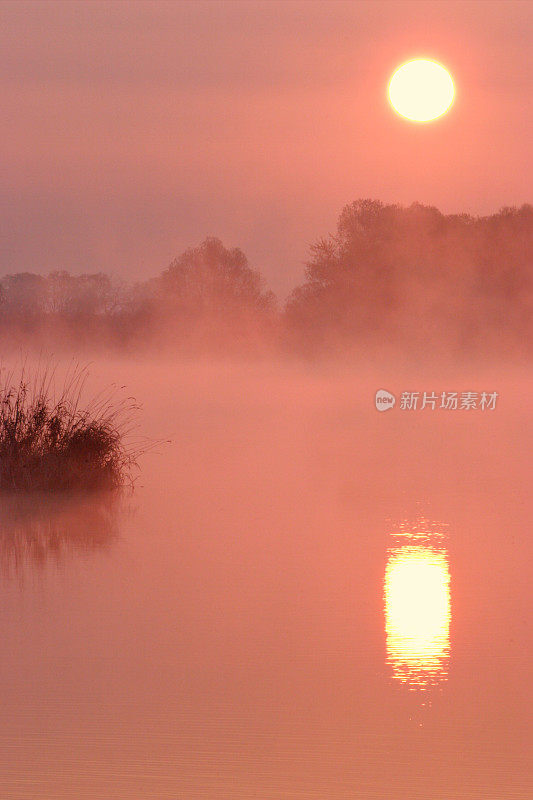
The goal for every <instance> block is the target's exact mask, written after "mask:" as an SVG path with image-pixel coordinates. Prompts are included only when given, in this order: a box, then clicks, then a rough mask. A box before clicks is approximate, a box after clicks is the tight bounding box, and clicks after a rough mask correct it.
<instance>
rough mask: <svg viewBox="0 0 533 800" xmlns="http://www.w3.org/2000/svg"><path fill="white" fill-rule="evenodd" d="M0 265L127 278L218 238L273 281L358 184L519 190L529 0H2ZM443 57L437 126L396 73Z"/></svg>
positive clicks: (443, 195)
mask: <svg viewBox="0 0 533 800" xmlns="http://www.w3.org/2000/svg"><path fill="white" fill-rule="evenodd" d="M0 14H1V17H0V62H1V72H0V81H1V92H2V118H3V119H2V126H1V134H0V137H1V140H0V144H1V147H0V163H1V172H2V179H1V182H0V203H1V225H2V233H1V265H0V273H6V272H13V271H22V270H30V271H36V272H47V271H49V270H53V269H69V270H71V271H73V272H79V271H86V270H90V271H97V270H104V271H107V272H111V273H114V274H116V275H119V276H121V277H123V278H128V279H132V280H134V279H138V278H142V277H145V276H146V277H147V276H150V275H153V274H155V273H157V272H158V271H160V270H161V269H163V268H164V267H165V266H166V265H167V264H168V262H169V261H170V260H171V258H172V257H173V256H174V255H177V254H178V253H179V252H181V251H182V250H183V249H185V248H186V247H189V246H194V245H196V244H198V243H199V242H200V241H201V240H202V239H203V238H204V237H205V236H207V235H213V236H219V237H220V238H221V239H222V240H223V241H224V243H225V244H226V245H227V246H239V247H241V248H242V249H243V250H244V251H245V252H246V253H247V255H248V256H249V258H250V261H251V262H252V264H253V265H254V266H256V267H258V268H259V269H261V270H262V271H263V272H264V274H265V276H266V277H267V279H268V281H269V282H270V284H271V286H272V288H273V289H274V290H275V291H277V292H279V293H280V294H281V295H282V296H283V295H284V294H285V293H286V292H287V290H288V289H290V288H291V287H292V286H294V285H295V283H297V282H298V281H300V280H301V277H302V272H303V262H304V260H305V258H306V254H307V250H308V246H309V244H310V243H311V242H313V241H314V240H315V239H317V238H318V237H319V236H321V235H323V234H326V233H328V232H330V231H332V230H333V229H334V226H335V224H336V219H337V216H338V214H339V212H340V210H341V208H342V206H343V205H344V204H345V203H347V202H350V201H351V200H354V199H356V198H358V197H377V198H380V199H382V200H385V201H390V202H401V203H410V202H412V201H414V200H418V201H420V202H423V203H431V204H434V205H437V206H438V207H439V208H441V209H442V210H443V211H447V212H450V211H469V212H473V213H487V212H491V211H495V210H497V209H498V208H499V207H500V206H502V205H511V204H521V203H523V202H527V201H531V200H533V196H532V192H531V176H530V163H531V142H532V140H533V104H532V103H531V89H532V80H533V59H531V43H532V40H533V4H531V3H529V2H513V1H512V0H507V1H506V2H466V3H465V2H457V3H456V2H423V0H420V1H419V2H400V0H398V1H397V2H370V3H366V2H349V3H344V2H339V3H334V2H329V1H328V2H316V3H315V2H304V3H301V2H294V3H291V2H281V3H277V2H273V1H272V0H269V2H260V3H259V2H242V3H226V2H219V3H216V2H207V3H203V2H190V3H159V2H150V3H132V2H129V3H98V2H91V3H56V2H51V3H42V2H41V3H38V2H32V3H24V2H17V3H1V4H0ZM416 56H426V57H431V58H435V59H436V60H439V61H441V62H442V63H444V64H445V65H446V66H447V67H448V68H449V69H450V71H451V73H452V75H453V78H454V81H455V84H456V88H457V99H456V103H455V105H454V107H453V108H452V110H451V112H450V113H449V114H448V115H446V116H445V117H443V118H442V119H441V120H439V121H438V122H435V123H433V124H429V125H422V126H420V125H414V124H412V123H409V122H406V121H405V120H402V119H401V118H399V117H398V116H397V115H395V114H394V113H393V112H392V110H391V109H390V107H389V105H388V103H387V98H386V88H387V83H388V80H389V78H390V75H391V73H392V71H393V70H394V68H395V67H396V66H397V65H399V64H400V63H402V62H403V61H405V60H407V59H409V58H413V57H416Z"/></svg>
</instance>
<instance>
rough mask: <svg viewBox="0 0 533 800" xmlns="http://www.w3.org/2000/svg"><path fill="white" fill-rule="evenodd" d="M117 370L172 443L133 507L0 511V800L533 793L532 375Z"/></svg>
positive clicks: (523, 798) (94, 372) (162, 365)
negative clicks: (437, 395) (379, 396)
mask: <svg viewBox="0 0 533 800" xmlns="http://www.w3.org/2000/svg"><path fill="white" fill-rule="evenodd" d="M112 381H116V382H117V383H118V384H120V385H125V386H126V387H127V389H126V390H124V391H127V392H128V393H132V394H134V395H135V396H136V397H137V398H138V400H139V401H140V402H141V403H142V404H143V407H144V410H143V413H142V415H141V417H140V426H141V427H140V432H141V433H142V435H146V436H149V437H151V438H153V439H162V440H170V441H168V442H167V441H164V442H162V443H161V444H160V445H158V446H157V447H156V448H155V449H154V450H152V451H151V452H149V453H148V454H146V455H145V456H144V457H143V458H142V460H141V467H142V470H141V474H140V476H139V479H138V481H137V485H136V489H135V492H134V493H133V494H132V495H131V496H127V497H125V498H124V499H123V500H122V501H121V502H120V503H118V504H116V503H115V504H114V503H112V502H109V501H107V500H106V499H105V498H99V499H97V498H90V499H87V498H85V499H84V498H78V499H69V500H68V501H65V503H62V502H57V501H54V502H53V503H50V501H49V500H48V499H43V498H41V499H40V500H34V499H27V500H25V501H23V502H21V503H20V504H15V505H13V503H12V502H11V501H9V502H8V501H4V503H3V506H2V514H1V517H0V523H1V525H2V534H1V535H2V542H1V550H0V556H1V560H2V565H1V566H2V583H1V602H0V609H1V622H0V625H1V628H0V631H1V640H2V657H1V659H0V687H1V690H0V702H1V721H2V724H1V727H0V758H1V771H0V796H1V797H2V798H3V800H14V799H15V798H17V800H23V798H24V800H25V799H26V798H27V799H28V800H30V799H31V800H45V799H46V800H66V799H67V798H68V800H97V799H98V800H108V799H109V800H111V798H113V800H141V799H142V800H147V799H148V798H153V799H154V800H156V799H157V800H177V799H178V798H179V800H196V798H206V799H209V800H252V798H253V800H278V799H279V800H307V798H309V800H315V798H316V800H348V798H349V799H350V800H363V799H364V800H366V799H367V798H368V800H385V799H386V800H389V798H390V800H456V799H457V800H471V799H474V798H475V799H476V800H515V799H516V800H518V799H519V800H531V798H532V797H533V771H532V763H533V758H532V756H533V752H532V751H533V746H532V725H531V720H532V699H533V688H532V687H533V680H532V671H531V659H532V654H533V628H532V625H531V563H532V561H531V556H532V548H533V543H532V538H531V527H532V526H531V523H532V514H531V500H530V497H531V448H532V444H533V436H532V430H531V423H530V420H531V414H532V411H533V399H532V398H533V393H532V385H531V383H532V382H531V378H530V377H529V374H528V373H527V372H526V371H521V370H519V369H518V368H512V367H504V366H503V365H502V366H501V367H496V366H494V365H493V366H491V367H490V368H489V367H483V368H481V367H480V368H479V369H478V368H476V367H469V368H466V367H464V368H462V369H461V370H457V369H454V368H452V367H448V368H447V369H444V368H442V369H439V368H438V367H437V366H435V367H427V368H425V370H424V373H423V375H422V374H421V369H420V368H418V367H417V366H416V365H411V366H410V367H409V366H405V365H404V367H403V368H402V369H400V368H399V367H398V368H396V367H392V366H390V365H389V366H379V365H374V366H367V367H365V368H364V369H363V368H361V367H360V366H357V365H354V366H350V365H346V364H345V365H344V366H342V367H341V366H338V365H337V366H332V365H325V364H322V365H320V366H319V365H314V366H312V365H303V364H290V363H286V364H272V363H268V362H264V363H249V364H246V363H238V364H235V363H231V362H227V363H223V362H220V363H197V364H194V363H181V362H178V361H171V360H170V359H166V360H163V359H162V360H160V361H157V362H151V361H150V360H148V359H145V360H142V361H138V362H134V361H133V360H126V359H124V360H118V359H115V360H111V359H109V360H104V359H100V358H97V359H96V360H95V362H94V364H93V365H92V366H91V378H90V387H89V388H92V389H94V390H97V389H98V388H100V387H101V386H104V385H107V384H109V383H110V382H112ZM380 388H384V389H387V390H389V391H391V392H393V393H394V394H395V395H396V396H397V397H398V398H399V396H400V394H401V392H403V391H404V390H409V391H419V392H421V393H422V392H423V391H426V390H428V392H429V391H433V390H435V391H438V392H440V391H444V390H446V391H452V390H453V391H455V390H457V391H459V392H462V391H470V390H471V391H474V392H479V393H481V392H482V391H485V390H487V391H493V390H494V391H498V393H499V397H498V402H497V405H496V408H495V409H493V410H483V411H482V410H480V409H479V408H476V409H470V410H465V409H463V410H461V409H457V410H440V409H438V408H437V409H436V410H434V411H433V410H431V409H430V408H425V409H423V410H422V409H420V408H418V409H416V410H414V409H411V410H408V409H402V408H401V407H400V402H399V400H398V402H397V404H396V406H395V407H394V408H393V409H389V410H388V411H386V412H385V413H378V412H377V411H376V408H375V405H374V395H375V392H376V390H377V389H380ZM19 506H21V507H19Z"/></svg>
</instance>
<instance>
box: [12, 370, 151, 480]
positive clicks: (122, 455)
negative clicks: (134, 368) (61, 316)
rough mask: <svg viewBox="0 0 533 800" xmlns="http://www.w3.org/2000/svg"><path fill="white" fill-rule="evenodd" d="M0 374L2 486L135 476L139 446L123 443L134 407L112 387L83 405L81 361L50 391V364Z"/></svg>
mask: <svg viewBox="0 0 533 800" xmlns="http://www.w3.org/2000/svg"><path fill="white" fill-rule="evenodd" d="M14 375H15V374H14V372H10V373H7V374H6V373H4V375H3V376H2V379H1V380H0V490H2V491H14V492H24V491H30V490H31V491H33V490H37V491H78V490H83V491H93V490H97V489H117V488H119V487H121V486H123V485H124V484H126V483H131V482H132V480H133V471H134V470H135V468H136V465H137V457H138V455H139V454H140V452H141V450H140V449H139V448H137V449H135V448H134V447H132V446H127V445H126V444H125V438H127V436H128V434H129V433H130V432H131V430H132V427H133V426H132V419H133V416H134V412H135V411H136V410H137V408H138V407H137V406H136V404H135V401H134V400H133V398H128V399H126V400H121V401H115V395H114V392H113V391H112V390H110V391H108V392H105V393H103V394H101V395H100V396H98V397H96V398H94V399H93V400H92V401H91V402H90V403H89V404H88V405H87V406H86V407H82V405H81V396H82V392H83V389H84V385H85V381H86V378H87V368H82V369H80V368H79V367H78V366H77V365H76V366H75V367H74V368H73V369H71V370H70V371H69V373H68V374H67V377H66V379H65V382H64V384H63V387H62V389H61V391H60V392H59V394H58V396H56V390H55V368H50V367H47V368H44V369H42V368H40V367H38V368H37V369H36V371H35V374H34V375H33V378H30V376H28V374H27V370H26V368H25V367H23V368H22V370H21V373H20V376H19V377H18V379H15V377H14Z"/></svg>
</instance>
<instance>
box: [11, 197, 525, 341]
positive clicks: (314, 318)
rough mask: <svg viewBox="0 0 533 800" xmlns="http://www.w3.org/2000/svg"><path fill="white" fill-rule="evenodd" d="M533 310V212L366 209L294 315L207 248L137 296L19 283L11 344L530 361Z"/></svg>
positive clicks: (14, 286) (87, 281) (343, 229)
mask: <svg viewBox="0 0 533 800" xmlns="http://www.w3.org/2000/svg"><path fill="white" fill-rule="evenodd" d="M532 301H533V207H532V206H530V205H524V206H522V207H520V208H517V207H512V208H502V209H501V210H500V211H499V212H498V213H496V214H492V215H489V216H471V215H469V214H448V215H445V214H442V213H441V212H440V211H439V210H438V209H436V208H434V207H431V206H424V205H421V204H420V203H413V204H412V205H411V206H409V207H403V206H399V205H391V204H389V205H387V204H384V203H382V202H380V201H377V200H357V201H355V202H353V203H351V204H349V205H347V206H346V207H345V208H344V209H343V211H342V213H341V215H340V217H339V220H338V225H337V229H336V231H335V232H334V233H333V234H331V235H329V236H326V237H323V238H321V239H319V240H318V241H316V242H315V243H314V244H313V245H312V246H311V247H310V251H309V258H308V261H307V263H306V265H305V277H304V281H303V282H302V283H301V284H300V285H299V286H297V287H296V288H295V289H294V290H293V291H292V292H291V294H290V295H289V297H288V299H287V301H286V302H285V303H284V304H280V303H279V302H278V301H277V299H276V297H275V295H274V294H273V292H271V291H270V290H269V289H268V286H267V285H266V281H265V279H264V277H263V276H262V275H261V273H260V272H259V271H258V270H256V269H253V268H252V267H251V266H250V265H249V263H248V260H247V258H246V256H245V255H244V253H243V252H242V251H241V250H239V249H238V248H233V249H228V248H226V247H225V246H224V245H223V244H222V242H221V241H220V240H218V239H216V238H208V239H206V240H205V241H204V242H203V243H202V244H200V245H199V246H198V247H195V248H192V249H189V250H186V251H185V252H184V253H182V254H181V255H180V256H179V257H178V258H176V259H175V260H174V261H173V262H172V263H171V264H170V265H169V267H168V268H167V269H165V270H164V271H163V272H161V273H160V274H159V275H157V276H156V277H154V278H151V279H149V280H146V281H143V282H139V283H136V284H127V283H122V282H119V281H116V280H114V279H112V278H111V277H110V276H108V275H106V274H103V273H94V274H85V275H73V274H71V273H69V272H67V271H56V272H51V273H50V274H48V275H40V274H36V273H33V272H24V273H17V274H7V275H5V276H4V277H3V278H0V336H1V337H2V340H3V341H4V343H21V344H28V343H31V342H32V341H33V342H38V343H39V344H40V345H49V346H61V344H62V343H67V344H68V345H69V346H76V345H83V344H86V345H88V346H89V345H94V344H102V345H116V346H121V347H124V348H131V349H138V348H139V347H142V346H143V345H144V346H150V345H154V344H156V345H158V346H162V345H168V346H171V347H175V348H179V349H183V350H187V349H190V350H198V349H200V350H206V351H219V352H232V351H239V350H240V351H246V352H248V351H253V350H258V349H259V350H261V349H262V350H272V349H280V348H281V349H282V350H287V351H289V352H291V351H294V352H304V353H308V354H312V353H323V352H335V351H343V350H347V349H349V348H357V349H359V350H361V349H363V350H364V349H367V350H369V351H370V350H372V349H373V348H375V347H386V346H388V345H393V346H396V347H398V346H401V347H405V348H415V349H417V348H419V349H421V350H424V349H427V348H429V347H437V348H443V349H446V350H449V351H450V352H452V353H454V352H464V351H467V352H470V351H480V352H487V353H491V352H494V351H498V352H505V351H508V352H517V351H519V352H527V353H529V351H530V349H531V333H532Z"/></svg>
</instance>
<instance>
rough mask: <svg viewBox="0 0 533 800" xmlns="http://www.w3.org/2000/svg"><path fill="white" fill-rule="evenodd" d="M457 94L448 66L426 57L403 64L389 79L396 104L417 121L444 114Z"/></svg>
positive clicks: (402, 111) (393, 102) (406, 116)
mask: <svg viewBox="0 0 533 800" xmlns="http://www.w3.org/2000/svg"><path fill="white" fill-rule="evenodd" d="M454 95H455V87H454V85H453V80H452V77H451V75H450V73H449V72H448V70H447V69H446V68H445V67H443V66H442V64H438V63H437V62H436V61H430V60H429V59H425V58H416V59H414V60H413V61H407V62H406V63H405V64H402V65H401V67H398V69H397V70H396V72H395V73H394V75H393V76H392V78H391V79H390V83H389V100H390V102H391V105H392V107H393V108H394V109H395V111H397V112H398V114H401V116H402V117H405V118H406V119H410V120H412V121H413V122H430V121H431V120H434V119H437V118H438V117H441V116H442V115H443V114H445V113H446V111H448V109H449V108H450V106H451V105H452V103H453V98H454Z"/></svg>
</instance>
